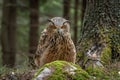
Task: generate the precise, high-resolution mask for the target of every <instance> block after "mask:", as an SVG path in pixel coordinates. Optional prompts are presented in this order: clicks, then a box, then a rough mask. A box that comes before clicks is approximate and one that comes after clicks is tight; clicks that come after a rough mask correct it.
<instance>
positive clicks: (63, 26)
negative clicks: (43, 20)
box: [48, 17, 70, 34]
mask: <svg viewBox="0 0 120 80" xmlns="http://www.w3.org/2000/svg"><path fill="white" fill-rule="evenodd" d="M48 21H49V24H48V28H49V30H51V31H52V32H54V33H58V34H64V33H67V32H69V31H70V25H69V21H68V20H66V19H64V18H62V17H54V18H52V19H49V20H48Z"/></svg>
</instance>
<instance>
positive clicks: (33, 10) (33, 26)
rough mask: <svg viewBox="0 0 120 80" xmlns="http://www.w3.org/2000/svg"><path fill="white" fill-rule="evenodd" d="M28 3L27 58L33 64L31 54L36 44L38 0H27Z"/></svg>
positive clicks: (34, 50)
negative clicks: (28, 54)
mask: <svg viewBox="0 0 120 80" xmlns="http://www.w3.org/2000/svg"><path fill="white" fill-rule="evenodd" d="M29 4H30V32H29V53H30V56H29V60H30V64H33V55H34V54H35V52H36V48H37V44H38V26H39V0H29Z"/></svg>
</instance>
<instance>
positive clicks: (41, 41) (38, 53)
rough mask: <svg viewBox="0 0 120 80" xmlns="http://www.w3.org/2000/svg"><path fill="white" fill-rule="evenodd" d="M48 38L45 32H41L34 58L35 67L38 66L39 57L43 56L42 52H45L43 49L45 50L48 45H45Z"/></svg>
mask: <svg viewBox="0 0 120 80" xmlns="http://www.w3.org/2000/svg"><path fill="white" fill-rule="evenodd" d="M47 38H48V34H47V30H46V29H44V30H43V32H42V33H41V36H40V39H39V43H38V47H37V50H36V53H35V56H34V61H35V64H36V65H37V66H39V65H40V58H41V55H42V54H43V52H44V51H45V49H46V48H47V46H48V44H47V40H48V39H47Z"/></svg>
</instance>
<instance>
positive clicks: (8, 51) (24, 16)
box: [0, 0, 82, 67]
mask: <svg viewBox="0 0 120 80" xmlns="http://www.w3.org/2000/svg"><path fill="white" fill-rule="evenodd" d="M76 1H77V2H76V3H75V2H74V0H71V2H70V1H67V0H0V40H1V41H0V66H3V65H4V66H8V67H13V66H15V67H24V66H23V65H26V64H28V61H29V59H28V56H32V54H34V53H35V50H36V47H37V43H38V40H39V35H40V33H41V31H42V30H43V29H44V28H45V27H46V24H47V20H48V19H50V18H53V17H56V16H60V17H64V18H66V19H68V20H70V23H71V34H72V38H73V39H74V41H75V42H77V40H78V38H79V36H80V26H81V4H82V1H81V0H80V1H79V0H76ZM75 9H76V11H75ZM74 19H75V20H77V21H74ZM74 24H75V25H74ZM2 46H3V47H2Z"/></svg>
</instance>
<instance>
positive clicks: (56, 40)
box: [35, 17, 76, 66]
mask: <svg viewBox="0 0 120 80" xmlns="http://www.w3.org/2000/svg"><path fill="white" fill-rule="evenodd" d="M69 31H70V26H69V23H68V21H67V20H66V19H64V18H61V17H54V18H52V19H50V20H49V24H48V26H47V28H46V29H44V31H43V32H42V34H41V36H40V41H39V44H38V48H37V51H36V56H35V64H36V65H37V66H42V65H44V64H45V63H49V62H52V61H55V60H64V61H68V62H73V63H75V59H76V50H75V46H74V43H73V41H72V39H71V35H70V32H69Z"/></svg>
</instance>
